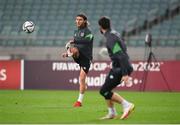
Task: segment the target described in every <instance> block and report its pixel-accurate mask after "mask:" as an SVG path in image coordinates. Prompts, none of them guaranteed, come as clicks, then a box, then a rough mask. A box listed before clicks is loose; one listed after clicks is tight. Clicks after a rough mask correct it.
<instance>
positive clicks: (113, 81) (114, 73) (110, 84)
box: [101, 68, 132, 91]
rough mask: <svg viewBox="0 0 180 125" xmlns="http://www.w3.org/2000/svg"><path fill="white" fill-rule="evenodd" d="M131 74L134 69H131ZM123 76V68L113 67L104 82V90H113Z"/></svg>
mask: <svg viewBox="0 0 180 125" xmlns="http://www.w3.org/2000/svg"><path fill="white" fill-rule="evenodd" d="M129 71H130V72H129V75H130V74H131V72H132V70H129ZM121 78H122V71H121V68H113V69H111V70H110V72H109V74H108V75H107V76H106V80H105V83H104V84H103V86H102V88H101V89H103V90H104V91H111V90H112V89H114V88H115V87H116V86H118V85H119V84H121Z"/></svg>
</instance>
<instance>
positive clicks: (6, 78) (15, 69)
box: [0, 60, 21, 89]
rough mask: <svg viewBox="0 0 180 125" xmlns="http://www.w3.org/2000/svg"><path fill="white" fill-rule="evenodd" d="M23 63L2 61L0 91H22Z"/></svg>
mask: <svg viewBox="0 0 180 125" xmlns="http://www.w3.org/2000/svg"><path fill="white" fill-rule="evenodd" d="M20 82H21V61H20V60H14V61H0V89H20Z"/></svg>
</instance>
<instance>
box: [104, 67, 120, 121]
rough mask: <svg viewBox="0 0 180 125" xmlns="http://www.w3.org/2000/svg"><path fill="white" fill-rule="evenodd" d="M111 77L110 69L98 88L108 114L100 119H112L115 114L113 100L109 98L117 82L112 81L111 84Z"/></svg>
mask: <svg viewBox="0 0 180 125" xmlns="http://www.w3.org/2000/svg"><path fill="white" fill-rule="evenodd" d="M111 77H112V70H111V71H110V73H109V75H108V76H107V77H106V80H105V83H104V84H103V86H102V87H101V89H100V94H101V95H102V96H103V97H104V98H105V100H106V104H107V108H108V114H107V115H106V116H104V117H102V118H101V119H113V118H115V116H116V115H117V112H116V109H115V107H114V102H113V100H111V97H112V95H113V92H112V89H113V88H115V87H116V86H117V84H114V83H112V84H111V82H110V81H111Z"/></svg>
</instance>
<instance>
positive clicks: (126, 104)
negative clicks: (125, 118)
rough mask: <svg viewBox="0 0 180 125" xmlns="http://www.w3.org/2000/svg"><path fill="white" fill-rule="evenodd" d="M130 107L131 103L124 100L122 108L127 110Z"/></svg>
mask: <svg viewBox="0 0 180 125" xmlns="http://www.w3.org/2000/svg"><path fill="white" fill-rule="evenodd" d="M128 106H129V102H128V101H127V100H125V99H124V100H123V101H122V107H123V108H126V107H128Z"/></svg>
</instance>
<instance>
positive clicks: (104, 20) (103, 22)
mask: <svg viewBox="0 0 180 125" xmlns="http://www.w3.org/2000/svg"><path fill="white" fill-rule="evenodd" d="M98 23H99V25H100V26H101V27H102V28H103V29H111V21H110V19H109V17H106V16H103V17H101V18H100V19H99V21H98Z"/></svg>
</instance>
